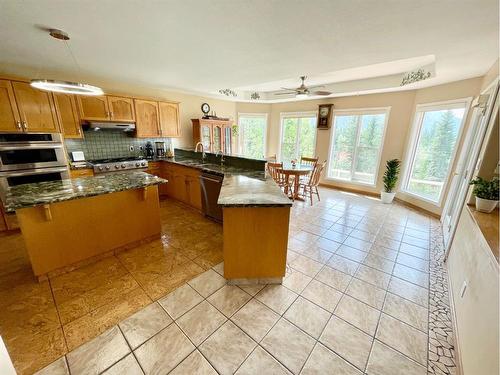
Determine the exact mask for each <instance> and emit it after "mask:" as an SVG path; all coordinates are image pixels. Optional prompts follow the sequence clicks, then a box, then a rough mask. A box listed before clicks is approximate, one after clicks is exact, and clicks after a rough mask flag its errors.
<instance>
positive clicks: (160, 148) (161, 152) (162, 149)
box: [155, 141, 165, 158]
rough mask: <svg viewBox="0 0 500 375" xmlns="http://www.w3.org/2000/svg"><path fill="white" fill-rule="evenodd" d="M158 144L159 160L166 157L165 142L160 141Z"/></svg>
mask: <svg viewBox="0 0 500 375" xmlns="http://www.w3.org/2000/svg"><path fill="white" fill-rule="evenodd" d="M155 143H156V156H157V157H159V158H164V157H165V142H162V141H158V142H155Z"/></svg>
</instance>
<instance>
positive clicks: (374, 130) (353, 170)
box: [328, 108, 389, 185]
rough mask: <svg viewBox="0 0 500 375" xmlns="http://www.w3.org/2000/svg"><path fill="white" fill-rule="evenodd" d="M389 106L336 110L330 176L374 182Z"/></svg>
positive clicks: (365, 182)
mask: <svg viewBox="0 0 500 375" xmlns="http://www.w3.org/2000/svg"><path fill="white" fill-rule="evenodd" d="M388 117H389V109H388V108H383V109H372V110H359V111H342V112H336V113H334V121H333V129H332V136H331V140H330V156H329V160H328V178H331V179H338V180H344V181H351V182H359V183H364V184H370V185H374V184H375V181H376V178H377V171H378V166H379V162H380V152H381V149H382V146H383V142H384V133H385V128H386V123H387V119H388Z"/></svg>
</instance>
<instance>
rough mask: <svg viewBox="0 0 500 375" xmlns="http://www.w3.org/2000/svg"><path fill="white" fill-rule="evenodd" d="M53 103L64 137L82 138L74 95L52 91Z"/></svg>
mask: <svg viewBox="0 0 500 375" xmlns="http://www.w3.org/2000/svg"><path fill="white" fill-rule="evenodd" d="M54 103H55V105H56V112H57V118H58V120H59V125H60V127H61V131H62V133H63V135H64V138H83V135H82V128H81V127H80V118H79V114H78V108H77V107H78V106H77V103H76V97H75V95H70V94H61V93H54Z"/></svg>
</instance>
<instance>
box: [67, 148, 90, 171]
mask: <svg viewBox="0 0 500 375" xmlns="http://www.w3.org/2000/svg"><path fill="white" fill-rule="evenodd" d="M71 166H72V167H74V168H86V167H88V163H87V161H86V160H85V154H84V153H83V151H72V152H71Z"/></svg>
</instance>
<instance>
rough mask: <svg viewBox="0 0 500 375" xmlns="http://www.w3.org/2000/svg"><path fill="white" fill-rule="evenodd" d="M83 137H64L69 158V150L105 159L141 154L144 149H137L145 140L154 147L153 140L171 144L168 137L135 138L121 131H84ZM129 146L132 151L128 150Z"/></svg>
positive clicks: (88, 157) (88, 156) (91, 158)
mask: <svg viewBox="0 0 500 375" xmlns="http://www.w3.org/2000/svg"><path fill="white" fill-rule="evenodd" d="M83 134H84V139H66V140H64V144H65V145H66V150H67V151H68V154H69V155H68V158H69V160H71V152H73V151H83V153H84V154H85V159H87V160H95V159H105V158H119V157H131V156H143V155H144V152H145V151H141V150H140V149H139V147H140V146H145V145H146V142H148V141H149V142H151V143H152V144H153V147H154V148H155V149H156V147H155V142H157V141H164V142H165V147H166V148H167V149H168V147H169V146H170V144H171V139H170V138H135V137H133V136H131V135H128V133H126V132H123V131H115V130H103V131H93V130H90V131H84V132H83ZM130 146H133V147H134V151H130Z"/></svg>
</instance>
